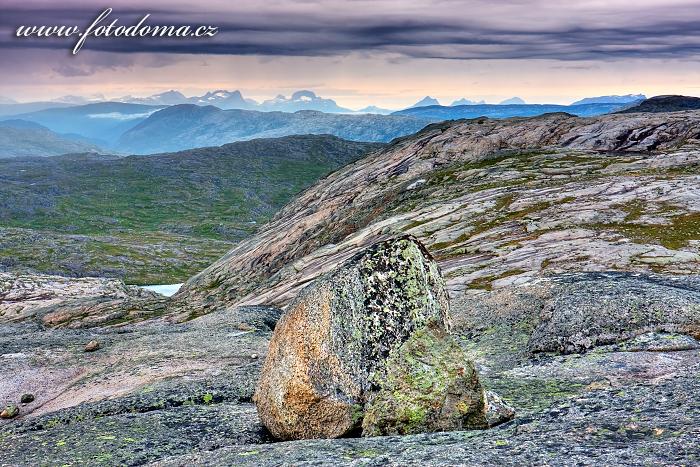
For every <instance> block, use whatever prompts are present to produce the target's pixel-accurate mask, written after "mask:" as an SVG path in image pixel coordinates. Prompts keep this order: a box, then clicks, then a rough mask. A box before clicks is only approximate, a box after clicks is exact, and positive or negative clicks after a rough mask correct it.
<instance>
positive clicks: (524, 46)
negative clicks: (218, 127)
mask: <svg viewBox="0 0 700 467" xmlns="http://www.w3.org/2000/svg"><path fill="white" fill-rule="evenodd" d="M96 5H100V6H96ZM109 6H110V7H111V8H112V9H113V12H112V14H111V16H110V17H109V18H110V21H111V20H113V19H118V24H121V25H125V26H130V25H132V24H135V23H136V22H138V20H139V19H140V18H141V17H143V15H144V14H147V13H149V14H150V15H151V16H150V17H149V19H148V20H147V23H146V24H149V25H170V24H174V25H192V26H199V25H209V26H215V27H218V31H219V32H218V34H217V35H216V36H214V37H212V38H174V39H154V38H148V39H138V38H114V37H112V38H96V37H89V38H87V40H86V42H85V45H84V47H83V49H82V50H80V52H78V53H77V54H76V55H72V54H71V49H72V48H73V45H74V43H75V41H76V40H77V39H76V38H61V39H46V38H17V37H15V30H16V29H17V27H18V26H34V25H36V26H40V25H58V26H60V25H66V26H73V25H75V26H78V27H80V28H83V29H84V28H85V27H87V26H88V25H89V24H90V23H91V22H92V21H93V20H94V19H95V17H97V15H98V14H99V13H101V12H102V11H103V10H104V6H103V5H101V4H97V3H95V2H87V1H75V0H63V1H61V2H56V1H53V0H0V7H1V14H0V67H1V68H2V73H0V95H2V96H6V97H11V98H14V99H17V100H20V101H32V100H47V99H52V98H56V97H59V96H62V95H83V96H89V95H92V94H102V95H105V96H107V97H119V96H123V95H127V94H129V95H134V96H146V95H150V94H154V93H158V92H162V91H166V90H169V89H177V90H180V91H181V92H183V93H185V94H186V95H200V94H203V93H204V92H206V91H209V90H215V89H228V90H236V89H238V90H241V91H242V92H243V94H244V95H245V96H246V97H252V98H255V99H258V100H263V99H268V98H271V97H274V96H275V95H277V94H285V95H289V94H291V93H292V92H293V91H295V90H298V89H311V90H313V91H315V92H316V93H317V94H319V95H321V96H323V97H328V98H333V99H335V100H336V101H337V102H338V103H339V104H340V105H341V106H344V107H349V108H361V107H364V106H366V105H377V106H380V107H386V108H402V107H406V106H408V105H410V104H413V103H414V102H416V101H417V100H419V99H420V98H422V97H423V96H425V95H430V96H433V97H436V98H438V99H440V101H441V102H442V103H444V104H449V103H451V102H452V101H453V100H455V99H457V98H461V97H466V98H469V99H475V100H481V99H484V100H486V101H487V102H498V101H500V100H503V99H505V98H509V97H512V96H519V97H521V98H523V99H525V100H526V101H527V102H533V103H562V104H565V103H570V102H572V101H574V100H577V99H579V98H582V97H587V96H596V95H609V94H629V93H644V94H646V95H648V96H652V95H659V94H687V95H700V89H699V88H700V36H698V35H697V33H696V32H697V29H698V24H700V2H698V1H697V0H696V1H686V0H667V1H662V0H636V1H634V2H632V1H629V0H624V1H622V0H607V1H601V0H596V1H558V2H554V1H545V0H533V1H527V0H505V1H493V0H492V1H480V0H422V1H418V0H404V1H397V0H345V1H340V0H291V1H290V0H288V1H280V0H268V1H266V2H260V1H259V0H235V1H230V0H199V1H196V2H195V1H187V2H172V1H169V2H165V1H144V0H141V1H133V0H113V1H112V2H111V3H110V4H109Z"/></svg>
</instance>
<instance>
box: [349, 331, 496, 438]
mask: <svg viewBox="0 0 700 467" xmlns="http://www.w3.org/2000/svg"><path fill="white" fill-rule="evenodd" d="M377 385H378V386H379V390H378V391H376V392H374V393H372V395H371V396H370V398H369V400H368V402H367V404H366V406H365V412H364V418H363V421H362V435H363V436H380V435H408V434H416V433H423V432H432V431H451V430H463V429H473V428H486V427H488V425H489V423H488V420H487V417H486V412H487V404H486V399H485V393H484V388H483V387H482V386H481V383H480V382H479V378H478V376H477V374H476V369H475V368H474V365H473V364H472V362H471V361H469V359H468V358H467V356H466V354H465V353H464V351H463V350H462V348H461V347H460V346H459V344H457V343H456V342H455V340H454V339H453V338H452V337H451V336H449V335H447V334H446V333H445V331H444V330H443V329H441V328H440V327H437V326H430V327H427V328H424V329H420V330H418V331H416V332H414V333H413V334H412V335H411V337H410V338H409V339H408V340H407V341H406V342H404V343H403V345H401V347H399V348H397V349H394V350H393V351H392V352H391V354H390V355H389V358H388V359H387V360H386V372H385V374H384V375H382V376H381V377H380V378H379V379H378V381H377Z"/></svg>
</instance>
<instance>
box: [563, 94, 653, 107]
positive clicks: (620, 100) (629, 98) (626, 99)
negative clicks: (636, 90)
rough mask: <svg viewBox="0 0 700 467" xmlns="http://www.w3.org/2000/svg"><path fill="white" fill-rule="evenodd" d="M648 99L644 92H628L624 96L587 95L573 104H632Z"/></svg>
mask: <svg viewBox="0 0 700 467" xmlns="http://www.w3.org/2000/svg"><path fill="white" fill-rule="evenodd" d="M644 99H646V96H645V95H644V94H626V95H624V96H598V97H586V98H585V99H581V100H578V101H576V102H574V103H573V104H571V105H582V104H631V103H634V102H641V101H643V100H644Z"/></svg>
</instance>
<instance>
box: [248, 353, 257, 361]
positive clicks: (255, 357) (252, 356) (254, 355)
mask: <svg viewBox="0 0 700 467" xmlns="http://www.w3.org/2000/svg"><path fill="white" fill-rule="evenodd" d="M250 358H252V359H253V360H257V358H258V354H256V353H254V354H253V355H251V356H250Z"/></svg>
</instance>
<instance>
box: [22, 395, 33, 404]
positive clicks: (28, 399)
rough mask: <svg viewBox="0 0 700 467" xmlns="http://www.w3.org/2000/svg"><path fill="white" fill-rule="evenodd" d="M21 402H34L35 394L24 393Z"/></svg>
mask: <svg viewBox="0 0 700 467" xmlns="http://www.w3.org/2000/svg"><path fill="white" fill-rule="evenodd" d="M20 402H21V403H22V404H29V403H30V402H34V394H22V397H21V398H20Z"/></svg>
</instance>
